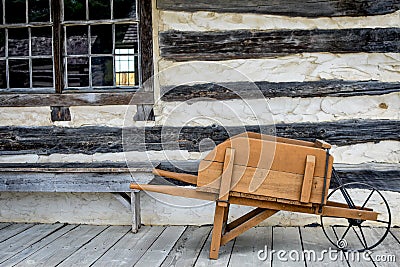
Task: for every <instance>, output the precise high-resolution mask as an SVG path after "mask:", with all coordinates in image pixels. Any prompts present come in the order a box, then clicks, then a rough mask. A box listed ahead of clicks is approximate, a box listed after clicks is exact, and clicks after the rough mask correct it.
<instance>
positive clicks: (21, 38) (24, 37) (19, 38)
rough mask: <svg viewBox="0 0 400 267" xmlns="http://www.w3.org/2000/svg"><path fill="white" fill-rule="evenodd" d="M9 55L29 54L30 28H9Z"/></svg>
mask: <svg viewBox="0 0 400 267" xmlns="http://www.w3.org/2000/svg"><path fill="white" fill-rule="evenodd" d="M8 55H9V56H29V33H28V28H11V29H8Z"/></svg>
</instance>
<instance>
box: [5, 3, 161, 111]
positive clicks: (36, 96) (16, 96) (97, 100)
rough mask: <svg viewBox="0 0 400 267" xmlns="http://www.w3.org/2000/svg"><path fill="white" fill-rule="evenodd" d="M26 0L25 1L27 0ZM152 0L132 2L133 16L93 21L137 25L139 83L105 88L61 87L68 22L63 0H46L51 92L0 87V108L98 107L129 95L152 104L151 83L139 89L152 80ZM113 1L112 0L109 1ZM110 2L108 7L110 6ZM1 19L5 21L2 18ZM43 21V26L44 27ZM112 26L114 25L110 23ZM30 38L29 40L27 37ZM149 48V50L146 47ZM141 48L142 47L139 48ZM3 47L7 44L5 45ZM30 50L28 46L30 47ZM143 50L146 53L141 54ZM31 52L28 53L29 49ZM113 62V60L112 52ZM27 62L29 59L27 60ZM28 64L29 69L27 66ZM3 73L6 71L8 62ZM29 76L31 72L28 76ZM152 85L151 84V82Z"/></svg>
mask: <svg viewBox="0 0 400 267" xmlns="http://www.w3.org/2000/svg"><path fill="white" fill-rule="evenodd" d="M0 1H2V3H3V18H2V19H4V18H5V16H6V14H5V12H4V11H5V6H4V3H5V1H6V0H0ZM27 2H28V0H27ZM151 2H152V1H149V0H137V1H136V19H117V20H111V19H110V20H101V21H96V23H101V22H103V23H109V24H111V25H113V24H112V23H117V24H120V23H129V24H135V23H137V25H138V37H139V38H138V39H139V43H138V54H139V55H138V61H139V62H138V66H139V68H138V71H139V73H138V75H137V76H138V79H139V85H138V86H132V87H125V86H121V87H119V86H109V87H107V88H86V89H83V90H82V89H77V90H75V89H70V88H66V87H65V84H66V83H65V82H66V79H67V74H66V72H65V67H66V66H65V64H64V63H65V61H66V60H67V59H66V58H67V57H65V56H64V51H63V49H64V48H65V47H64V42H65V39H64V27H66V25H68V23H71V22H69V21H65V22H63V21H62V20H63V18H62V8H63V1H62V0H56V1H52V0H49V4H50V5H51V8H50V9H51V14H50V18H51V19H52V20H51V21H50V23H47V24H50V25H51V27H52V33H53V36H52V44H53V53H52V56H51V57H52V58H53V88H51V92H49V91H48V90H35V88H26V89H25V88H24V89H17V90H14V89H10V88H9V89H0V107H26V106H80V105H82V106H83V105H88V106H93V105H95V106H99V105H127V104H129V103H130V100H131V98H132V96H133V95H135V98H134V101H133V102H132V103H131V104H138V105H139V104H140V105H144V106H148V105H152V104H153V103H154V95H153V86H148V83H146V88H142V87H143V86H142V84H143V82H144V81H147V80H148V79H152V76H153V64H154V63H153V40H152V36H153V34H152V3H151ZM111 3H112V4H113V0H111ZM112 4H111V8H112ZM3 22H5V21H3ZM80 23H82V24H85V23H86V24H90V23H91V21H82V22H80ZM39 24H41V23H36V22H35V23H23V24H2V25H0V29H1V28H10V27H21V26H23V27H26V28H29V32H30V28H31V27H35V26H38V25H39ZM47 24H46V26H48V25H47ZM112 27H113V28H114V26H112ZM29 40H31V39H29ZM149 47H151V49H149ZM142 48H143V49H142ZM6 49H7V47H6ZM30 50H31V49H30ZM145 53H146V54H145ZM29 54H31V52H29ZM112 54H113V61H114V59H115V55H114V51H112ZM30 62H31V60H30ZM113 64H114V65H113V74H114V79H116V77H115V63H114V62H113ZM31 65H32V64H31V63H30V71H31V70H32V69H31ZM6 67H7V72H8V71H9V69H8V65H7V66H6ZM30 76H31V75H30ZM151 85H152V83H151Z"/></svg>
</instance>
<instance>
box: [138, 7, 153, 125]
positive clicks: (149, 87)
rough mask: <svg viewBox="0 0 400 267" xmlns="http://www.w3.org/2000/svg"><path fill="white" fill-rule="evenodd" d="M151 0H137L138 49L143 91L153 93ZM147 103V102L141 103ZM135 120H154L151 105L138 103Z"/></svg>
mask: <svg viewBox="0 0 400 267" xmlns="http://www.w3.org/2000/svg"><path fill="white" fill-rule="evenodd" d="M152 12H153V10H152V1H147V0H139V1H138V13H139V20H140V23H139V36H140V38H139V49H140V76H139V77H140V83H141V86H142V88H143V90H144V91H145V92H151V93H153V90H154V84H153V82H154V81H153V74H154V62H153V21H152ZM143 104H148V103H143ZM134 119H135V120H136V121H146V120H154V119H155V117H154V112H153V106H152V105H139V106H138V107H137V113H136V115H135V117H134Z"/></svg>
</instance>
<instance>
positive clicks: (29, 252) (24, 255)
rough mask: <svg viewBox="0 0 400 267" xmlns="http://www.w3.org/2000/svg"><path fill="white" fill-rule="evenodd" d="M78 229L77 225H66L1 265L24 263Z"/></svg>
mask: <svg viewBox="0 0 400 267" xmlns="http://www.w3.org/2000/svg"><path fill="white" fill-rule="evenodd" d="M76 227H77V225H66V226H64V227H62V228H60V229H58V231H56V232H54V233H52V234H50V235H48V236H46V237H44V238H43V239H41V240H40V241H38V242H36V243H34V244H32V245H30V246H29V247H27V248H25V249H24V250H22V251H21V252H19V253H18V254H15V255H14V256H12V257H11V258H9V259H8V260H6V261H5V262H1V265H2V266H14V265H15V264H17V263H19V262H21V261H23V260H24V259H25V258H27V257H29V256H30V255H32V254H33V253H35V252H36V251H38V250H40V249H42V248H43V247H45V246H47V245H48V244H50V243H52V242H53V241H54V240H56V239H57V238H59V237H61V236H63V235H64V234H65V233H68V232H69V231H71V230H72V229H74V228H76Z"/></svg>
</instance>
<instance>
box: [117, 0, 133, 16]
mask: <svg viewBox="0 0 400 267" xmlns="http://www.w3.org/2000/svg"><path fill="white" fill-rule="evenodd" d="M126 18H134V19H136V1H135V0H114V19H126Z"/></svg>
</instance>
